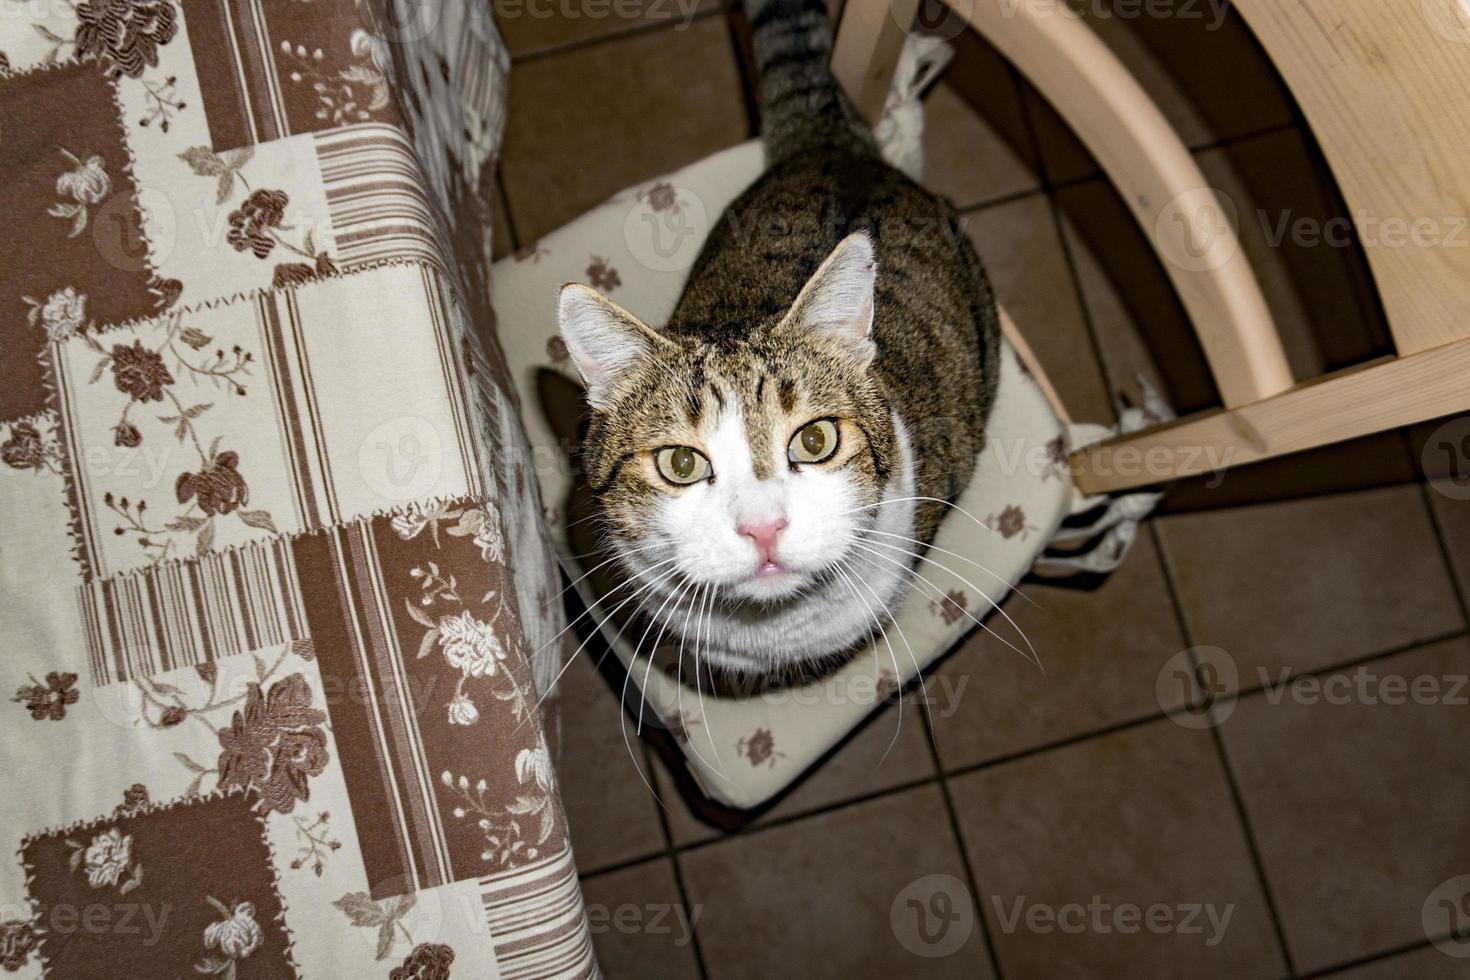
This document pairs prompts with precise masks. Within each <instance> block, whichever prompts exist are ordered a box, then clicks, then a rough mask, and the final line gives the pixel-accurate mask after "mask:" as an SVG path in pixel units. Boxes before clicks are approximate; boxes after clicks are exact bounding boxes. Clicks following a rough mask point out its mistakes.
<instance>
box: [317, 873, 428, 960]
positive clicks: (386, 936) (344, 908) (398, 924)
mask: <svg viewBox="0 0 1470 980" xmlns="http://www.w3.org/2000/svg"><path fill="white" fill-rule="evenodd" d="M415 901H417V899H416V898H415V897H414V895H413V893H412V892H409V893H408V894H407V895H398V896H396V897H394V898H389V899H384V900H383V901H381V902H375V901H373V897H372V896H371V895H369V894H368V893H367V892H348V893H347V894H346V895H343V896H342V897H341V898H339V899H337V900H336V901H334V902H333V903H332V905H333V906H335V907H336V908H337V909H339V910H340V911H341V912H342V914H343V915H345V916H347V919H348V921H349V922H351V923H352V924H353V925H354V926H357V927H358V928H359V929H376V930H378V953H377V956H376V957H375V958H376V959H380V960H381V959H386V958H387V956H388V951H389V950H391V949H392V948H393V943H394V941H395V939H396V938H397V936H398V934H399V933H402V934H403V938H404V939H406V940H408V941H409V942H413V933H411V932H409V930H408V926H406V925H404V923H403V917H404V916H405V915H407V914H408V911H409V909H412V908H413V906H414V902H415ZM417 948H418V947H415V949H417ZM409 955H410V957H412V955H413V954H411V953H410V954H409ZM405 962H406V961H405ZM411 975H412V974H410V976H411Z"/></svg>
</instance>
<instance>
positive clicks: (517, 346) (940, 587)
mask: <svg viewBox="0 0 1470 980" xmlns="http://www.w3.org/2000/svg"><path fill="white" fill-rule="evenodd" d="M763 166H764V160H763V154H762V151H761V147H760V144H759V143H758V142H751V143H745V144H742V145H740V146H736V147H733V148H731V149H729V150H726V151H724V152H721V153H718V154H715V155H714V156H711V157H708V158H706V159H704V160H701V161H699V162H698V163H695V164H692V165H691V166H689V167H686V168H684V169H683V170H680V171H678V172H676V173H673V174H670V175H668V176H666V177H663V178H661V179H658V180H653V181H649V182H648V183H645V184H641V185H639V186H637V187H633V188H630V189H628V190H626V191H624V192H623V193H621V194H618V195H616V196H615V197H613V198H612V199H611V200H609V201H608V202H606V203H605V204H603V205H601V206H600V207H598V208H596V209H595V210H593V211H591V212H589V213H588V214H586V215H583V216H582V217H581V218H578V219H577V220H576V221H573V222H572V223H571V224H568V225H566V226H565V227H563V228H561V229H559V230H557V231H556V232H553V233H552V234H550V235H548V236H547V237H545V238H543V239H542V240H541V241H539V242H537V243H536V245H535V246H533V247H528V248H526V249H523V250H522V251H521V252H518V253H517V254H516V255H514V256H512V257H510V258H506V259H503V260H501V261H500V262H498V263H496V265H495V267H494V269H493V273H492V275H493V281H494V298H495V307H496V311H497V315H498V317H499V320H500V338H501V341H502V343H503V344H504V345H505V354H506V357H507V360H508V363H509V365H510V370H511V372H512V376H513V378H514V380H515V384H516V387H517V389H518V390H519V392H520V397H521V400H522V403H523V407H524V410H525V411H524V416H525V424H526V427H527V429H528V434H529V437H530V441H531V445H532V450H533V457H534V459H535V460H536V475H537V477H538V478H539V480H540V482H541V492H542V500H543V501H544V503H545V505H546V509H547V512H548V514H547V516H548V520H549V523H550V526H551V532H552V535H553V538H554V539H555V541H556V545H557V547H558V549H559V550H560V553H561V560H562V563H563V566H564V568H565V570H566V572H567V574H568V575H569V576H570V577H571V578H572V579H579V578H581V577H582V576H583V575H584V573H585V572H587V571H588V568H587V567H586V566H587V565H590V564H591V563H592V562H593V561H594V559H591V558H587V557H585V556H581V555H579V551H585V550H586V543H585V537H584V538H582V539H581V540H580V541H578V540H577V534H576V528H575V527H574V525H575V521H576V519H577V518H579V517H581V516H583V515H582V514H580V513H579V514H576V515H575V516H574V517H570V518H569V516H568V515H569V514H572V513H573V508H571V507H569V506H568V503H567V502H568V501H569V500H571V499H572V497H573V494H574V485H573V483H574V481H573V476H572V472H573V471H572V467H571V466H570V465H569V463H568V460H569V455H568V449H570V448H571V446H572V444H573V443H572V440H573V439H574V438H575V437H574V435H573V433H574V431H575V430H574V427H573V425H572V424H571V423H570V422H569V421H568V416H569V415H570V416H575V414H576V412H577V411H578V410H579V408H580V406H578V405H577V404H575V401H576V399H575V397H574V395H575V390H574V389H573V388H572V387H571V386H570V385H569V384H568V383H567V382H566V381H565V380H562V379H572V380H573V381H575V379H576V371H575V369H574V368H573V367H572V366H571V364H570V362H569V361H568V360H567V356H566V349H565V347H564V346H563V344H562V342H561V340H560V339H559V338H558V337H557V333H556V296H557V290H558V289H559V287H560V286H561V285H562V284H563V283H567V282H584V283H587V284H589V285H592V286H594V287H596V288H598V289H600V290H602V291H603V292H604V293H605V294H606V295H608V296H609V298H611V299H612V300H613V301H615V302H617V303H618V304H619V305H621V306H623V307H625V308H627V309H628V310H630V311H631V312H633V313H635V314H637V315H638V316H640V317H642V318H643V319H644V320H645V321H647V322H648V323H650V324H653V325H655V326H656V325H659V324H661V323H663V322H664V321H665V320H666V319H667V318H668V316H669V314H670V313H671V312H672V311H673V309H674V305H675V303H676V302H677V300H678V298H679V294H680V292H681V290H682V289H683V285H684V280H685V277H686V275H687V273H688V269H689V267H690V265H691V264H692V262H693V260H694V258H695V256H696V255H697V254H698V252H699V249H700V246H701V245H702V244H703V242H704V238H705V235H706V234H707V233H708V231H709V228H710V226H711V224H712V223H713V222H714V220H715V219H716V218H717V217H718V216H719V214H720V212H721V211H722V210H723V209H724V208H725V207H726V206H727V205H728V204H729V203H730V202H731V201H732V200H733V199H734V198H735V197H736V195H738V194H739V193H740V192H741V191H742V190H744V189H745V188H746V187H747V186H749V184H750V183H751V182H752V181H754V180H755V179H756V177H758V176H759V175H760V173H761V170H762V168H763ZM1003 344H1004V349H1003V351H1002V357H1001V372H1000V384H999V389H998V394H997V400H996V405H995V410H994V412H993V414H992V416H991V418H990V421H989V424H988V427H987V433H988V438H987V444H986V446H985V448H984V450H983V451H982V452H981V454H980V458H979V459H978V461H977V467H976V470H975V475H974V478H973V479H972V480H971V482H970V485H969V487H968V488H967V489H966V490H965V492H964V493H963V494H962V495H961V496H960V498H959V499H958V500H957V501H956V504H957V506H956V508H955V509H953V510H952V511H951V512H950V515H949V516H948V517H947V518H946V519H945V520H944V522H943V524H942V525H941V527H940V529H939V533H938V535H937V537H936V538H935V541H934V544H933V547H932V548H931V550H930V552H929V554H928V556H927V559H926V560H923V561H920V562H919V563H918V566H917V568H916V571H917V573H918V576H919V577H915V579H914V587H913V588H912V589H911V591H910V592H909V593H908V594H907V596H906V597H905V599H904V600H903V602H902V604H901V606H900V608H899V609H898V611H897V614H896V616H895V617H894V621H893V622H892V623H891V624H890V625H889V626H888V628H887V630H886V636H884V635H880V636H879V637H877V638H876V639H875V640H873V641H872V642H870V643H869V644H868V645H867V646H866V647H865V648H863V649H862V650H861V651H859V652H858V654H857V655H856V656H854V657H853V658H852V659H851V660H850V661H849V662H848V663H847V664H846V665H845V666H843V667H841V668H840V669H838V670H837V671H836V672H834V673H832V674H829V675H828V676H826V677H825V678H823V679H822V680H820V681H817V682H814V683H812V684H809V685H806V686H805V687H796V688H791V687H788V688H784V689H780V690H768V691H764V692H760V693H753V694H749V695H746V696H738V695H732V694H729V693H728V692H721V693H718V694H717V693H714V692H712V691H711V690H709V689H708V687H704V688H703V689H702V690H696V688H695V686H694V683H693V681H692V677H691V675H692V673H693V672H692V671H688V670H686V671H685V672H684V683H681V682H680V679H679V677H678V676H677V674H676V673H675V672H673V671H672V670H668V669H664V668H663V666H662V665H661V664H659V665H654V666H653V669H649V666H650V665H649V664H648V662H647V661H648V656H649V655H648V653H647V651H643V652H639V653H637V655H636V657H635V650H636V647H637V644H636V642H633V641H632V640H635V639H636V637H637V634H638V633H639V632H641V631H640V630H636V629H635V630H632V631H631V632H632V634H633V637H632V639H630V638H627V637H624V636H622V635H620V634H619V633H618V632H617V631H616V630H615V629H614V628H613V627H612V626H608V627H606V628H604V633H605V634H606V638H607V640H608V641H609V642H610V643H611V644H612V647H613V649H614V651H615V652H616V654H617V656H618V657H619V658H620V659H621V660H622V661H623V664H624V666H625V667H626V668H627V669H628V672H629V677H630V681H631V684H632V685H635V686H637V687H639V688H641V690H642V693H643V696H644V699H645V700H646V703H647V707H648V710H647V711H645V712H644V717H643V719H642V720H643V723H644V724H658V725H661V726H662V727H665V728H667V729H669V730H670V731H671V732H672V734H673V735H674V737H675V738H676V740H677V742H678V744H679V745H680V747H681V748H682V749H683V752H684V755H685V759H686V761H687V763H688V767H689V770H690V773H691V774H692V775H693V776H694V778H695V780H696V781H697V782H698V783H699V785H700V786H701V787H702V788H703V789H704V791H705V792H706V793H707V794H708V795H709V796H711V797H712V798H714V799H715V800H718V801H719V802H721V803H724V804H726V805H729V806H733V807H739V808H749V807H755V806H758V805H760V804H762V803H764V802H766V801H768V800H770V799H771V798H772V797H774V796H776V795H777V794H779V793H781V792H782V791H783V790H784V789H786V788H787V787H788V786H790V785H791V784H792V783H793V782H794V781H796V780H797V779H798V778H799V777H800V776H801V775H802V774H803V773H805V772H806V771H807V770H808V769H810V768H811V767H812V765H813V764H814V763H815V762H816V761H817V760H819V759H821V758H822V757H823V756H824V755H825V754H826V753H827V752H828V751H829V750H830V749H831V748H832V747H833V746H834V745H836V744H837V743H838V742H839V741H841V740H842V739H843V738H844V737H845V736H847V735H848V734H849V733H850V732H852V731H853V730H854V729H855V728H856V727H857V726H858V725H860V724H861V723H862V722H863V720H864V719H865V718H866V717H867V716H868V715H869V714H871V713H872V712H873V711H875V710H877V709H878V708H879V707H881V706H882V705H883V704H885V703H887V702H889V701H891V700H893V699H894V697H896V695H897V692H899V691H900V690H902V689H903V687H904V686H905V685H906V684H907V683H908V682H909V681H910V680H912V679H913V678H914V677H915V676H916V675H917V674H918V673H919V672H920V671H921V670H922V669H924V668H925V667H928V666H929V665H930V664H932V663H933V662H934V661H935V660H936V659H938V658H939V657H940V656H942V655H943V654H944V653H945V652H946V651H948V650H950V649H952V648H953V647H954V646H956V645H957V643H958V642H959V641H960V640H961V639H962V638H963V637H964V636H965V635H966V634H967V633H969V632H970V631H972V630H974V629H977V628H979V626H978V625H977V623H978V621H979V620H984V619H986V617H987V613H989V612H991V611H993V610H994V609H995V608H996V604H997V603H999V602H1000V600H1001V599H1002V598H1003V597H1004V596H1005V595H1006V594H1007V593H1008V592H1009V591H1010V589H1011V588H1012V586H1013V585H1014V584H1015V583H1016V582H1017V581H1018V580H1019V579H1020V578H1021V577H1022V576H1023V575H1025V574H1026V572H1027V570H1028V569H1030V567H1031V565H1032V563H1033V561H1034V560H1035V559H1036V557H1037V555H1038V554H1039V553H1040V552H1041V550H1042V549H1043V548H1044V547H1045V545H1046V543H1047V541H1048V540H1049V539H1050V538H1051V537H1052V535H1053V533H1054V532H1055V531H1056V529H1057V527H1058V525H1060V523H1061V521H1062V520H1063V518H1064V517H1066V516H1067V515H1068V513H1069V512H1070V511H1071V508H1072V505H1073V500H1074V488H1073V484H1072V480H1071V478H1070V475H1069V472H1068V469H1067V465H1066V462H1065V455H1064V452H1063V447H1064V445H1065V439H1066V435H1065V431H1064V429H1065V427H1064V425H1063V423H1062V422H1061V421H1060V420H1059V419H1058V418H1057V416H1056V414H1055V412H1053V410H1052V408H1051V406H1050V405H1049V403H1048V402H1047V400H1046V398H1045V396H1044V395H1043V393H1042V390H1041V388H1040V386H1039V385H1038V384H1037V382H1036V380H1035V378H1034V377H1033V376H1032V374H1031V373H1030V372H1029V371H1028V370H1027V369H1026V368H1025V367H1023V366H1022V364H1021V362H1020V361H1019V360H1018V358H1017V357H1016V354H1015V351H1014V350H1013V349H1012V348H1011V346H1010V344H1009V343H1004V342H1003ZM982 525H983V526H982ZM595 582H596V577H595V576H593V577H589V578H585V579H582V580H581V581H580V582H579V583H578V589H579V591H580V593H581V595H582V598H583V599H584V601H585V602H586V603H587V604H588V607H589V609H591V610H592V615H593V616H594V617H595V618H596V620H597V621H599V622H600V621H601V620H602V619H603V618H604V613H603V610H602V608H601V606H600V605H599V602H600V600H599V594H598V586H597V585H596V584H594V583H595ZM985 626H986V627H987V628H993V629H994V631H995V632H996V633H997V634H998V636H999V637H1000V639H1001V640H1002V641H1004V642H1007V643H1009V644H1012V645H1013V646H1014V648H1015V649H1014V650H1013V651H1012V650H1005V649H1004V648H1002V649H1001V650H1000V654H1001V655H1007V656H1020V655H1025V656H1031V654H1030V653H1029V652H1026V653H1024V654H1023V651H1026V645H1025V642H1024V640H1023V639H1022V638H1021V637H1019V636H1018V635H1017V633H1016V631H1015V630H1014V629H1013V628H1012V627H1011V626H1010V625H1009V624H1008V623H1007V622H1006V621H1005V620H1004V619H1003V618H1002V617H1000V616H992V617H990V620H989V621H987V622H986V623H985ZM890 644H891V645H890ZM625 703H631V702H625ZM655 713H656V714H657V716H658V717H656V718H655V717H654V714H655Z"/></svg>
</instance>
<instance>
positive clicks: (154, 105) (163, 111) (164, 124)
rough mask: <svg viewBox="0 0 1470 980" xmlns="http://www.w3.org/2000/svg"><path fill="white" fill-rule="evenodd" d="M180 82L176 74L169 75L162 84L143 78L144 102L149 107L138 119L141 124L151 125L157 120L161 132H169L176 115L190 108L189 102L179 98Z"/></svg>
mask: <svg viewBox="0 0 1470 980" xmlns="http://www.w3.org/2000/svg"><path fill="white" fill-rule="evenodd" d="M178 84H179V79H178V76H176V75H170V76H168V77H167V78H165V79H164V80H163V84H161V85H158V84H154V83H153V82H150V81H148V80H147V79H144V80H143V92H144V95H145V103H144V104H145V105H146V107H147V108H146V110H145V112H144V115H143V116H141V117H140V118H139V119H138V125H139V126H151V125H153V124H154V123H155V122H156V123H158V129H159V131H160V132H164V133H166V132H168V128H169V126H170V125H171V124H172V122H173V118H174V116H176V115H178V114H179V113H180V112H183V111H184V109H186V108H188V103H187V102H185V101H184V100H183V99H181V98H179V94H178Z"/></svg>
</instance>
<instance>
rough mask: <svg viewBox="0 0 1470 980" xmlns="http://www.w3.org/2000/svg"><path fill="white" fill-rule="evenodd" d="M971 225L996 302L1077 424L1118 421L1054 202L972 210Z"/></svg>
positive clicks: (967, 221)
mask: <svg viewBox="0 0 1470 980" xmlns="http://www.w3.org/2000/svg"><path fill="white" fill-rule="evenodd" d="M964 220H965V230H966V232H967V233H968V234H969V236H970V239H971V240H972V241H973V242H974V243H975V249H976V251H978V252H979V253H980V259H981V261H983V262H984V263H985V269H986V272H988V273H989V275H990V282H991V285H992V286H993V287H994V289H995V295H996V299H997V300H998V301H999V302H1000V303H1001V304H1002V305H1003V306H1004V307H1005V308H1006V310H1007V311H1008V312H1009V313H1010V315H1011V319H1013V320H1014V321H1015V322H1016V326H1017V327H1018V328H1019V329H1020V331H1021V335H1022V336H1024V337H1025V338H1026V341H1027V343H1029V344H1030V345H1031V349H1032V350H1033V351H1035V352H1036V356H1037V357H1038V358H1039V359H1040V361H1041V365H1042V368H1043V370H1045V371H1046V373H1047V376H1048V377H1050V378H1051V381H1052V384H1054V385H1055V386H1056V388H1057V392H1058V393H1059V394H1060V395H1061V398H1062V401H1063V402H1064V403H1065V404H1066V406H1067V409H1068V411H1069V412H1070V413H1071V414H1072V417H1073V418H1076V419H1086V420H1088V421H1099V422H1111V421H1112V419H1113V408H1112V399H1111V398H1110V397H1109V395H1108V390H1107V385H1106V383H1105V382H1104V380H1103V376H1102V369H1101V368H1100V367H1099V366H1098V364H1097V361H1096V359H1095V358H1094V356H1093V350H1092V340H1091V337H1090V335H1089V333H1088V330H1087V321H1086V319H1085V318H1084V316H1083V313H1082V305H1081V303H1080V302H1079V301H1078V298H1077V290H1076V287H1075V285H1074V284H1073V282H1072V276H1071V273H1070V272H1069V271H1068V268H1067V258H1066V255H1065V253H1063V251H1062V246H1061V239H1060V238H1059V237H1058V235H1057V225H1056V220H1055V218H1054V217H1053V214H1052V208H1051V204H1050V202H1048V201H1047V199H1046V198H1045V197H1044V196H1042V195H1039V194H1038V195H1036V196H1034V197H1027V198H1023V199H1021V200H1019V201H1012V202H1009V203H1006V204H999V205H996V206H994V207H990V208H982V209H980V210H978V211H972V212H970V213H969V214H967V215H965V219H964Z"/></svg>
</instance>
